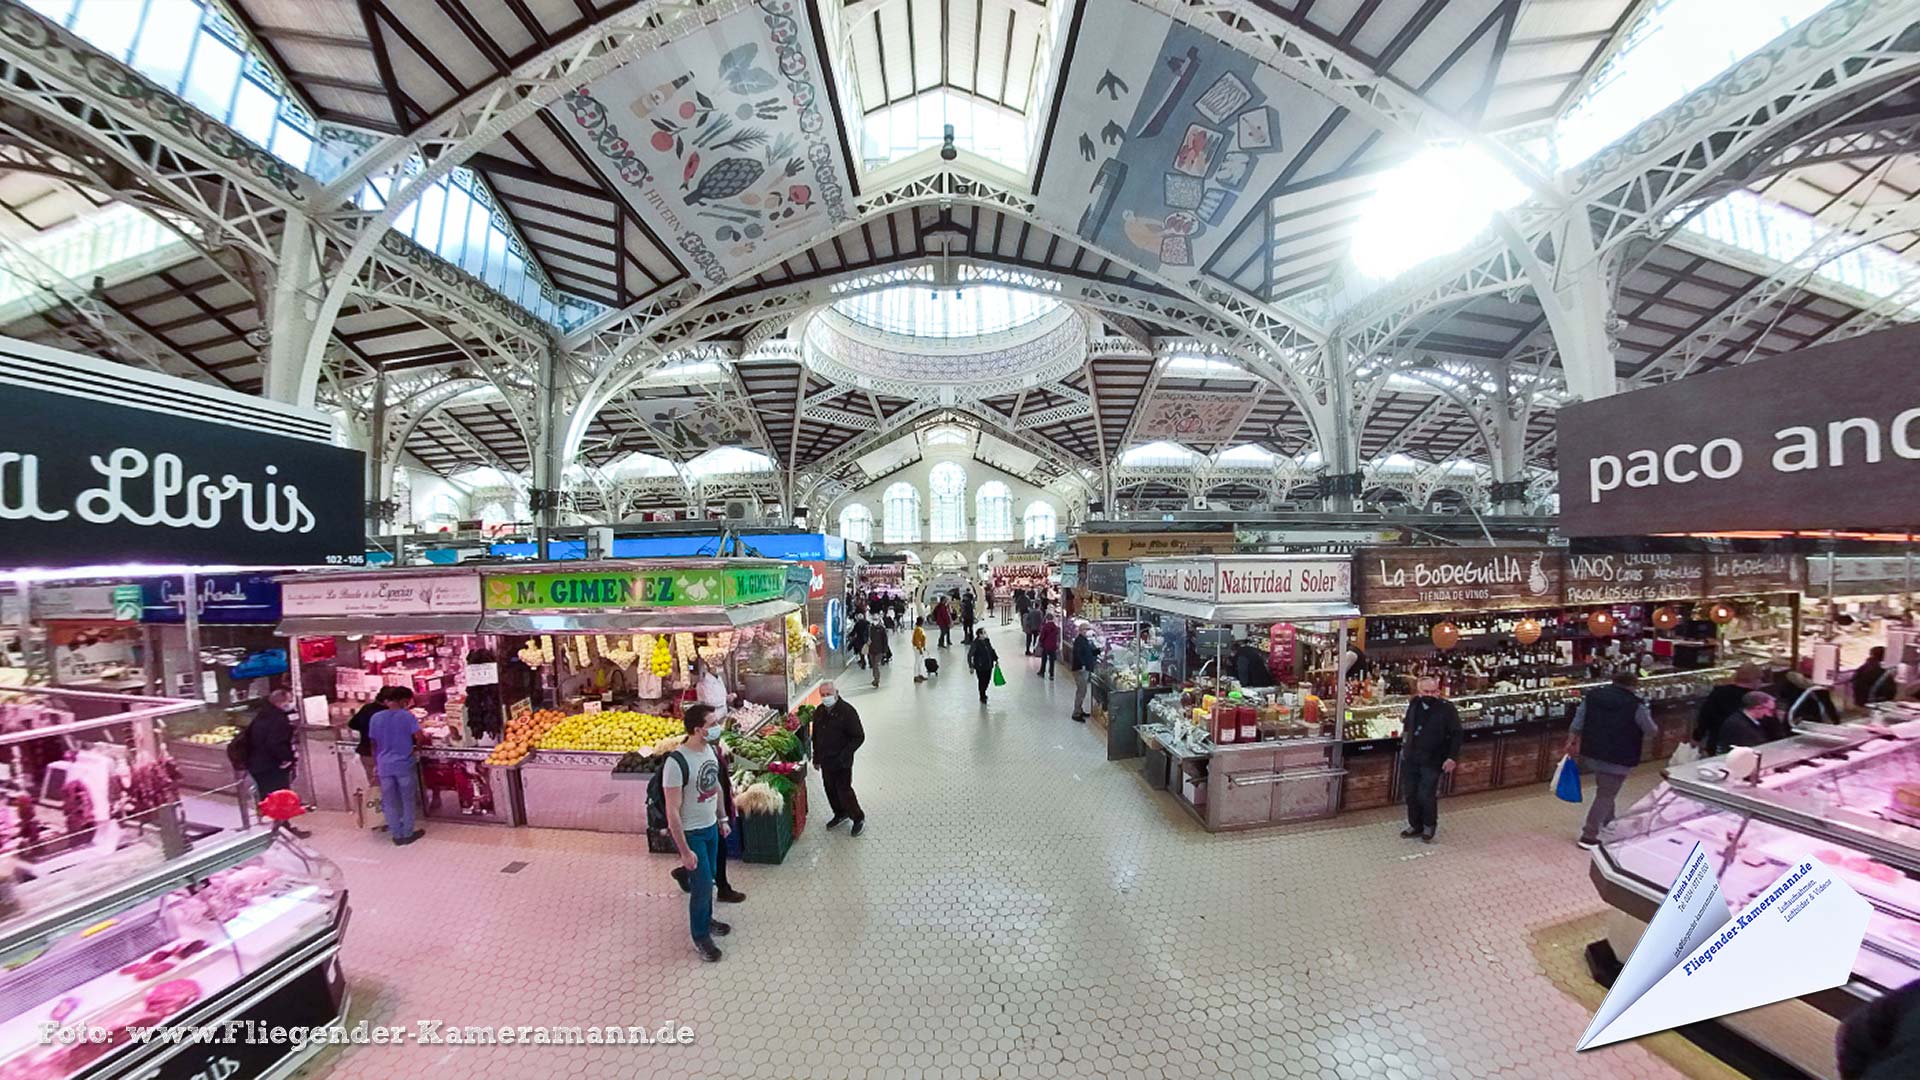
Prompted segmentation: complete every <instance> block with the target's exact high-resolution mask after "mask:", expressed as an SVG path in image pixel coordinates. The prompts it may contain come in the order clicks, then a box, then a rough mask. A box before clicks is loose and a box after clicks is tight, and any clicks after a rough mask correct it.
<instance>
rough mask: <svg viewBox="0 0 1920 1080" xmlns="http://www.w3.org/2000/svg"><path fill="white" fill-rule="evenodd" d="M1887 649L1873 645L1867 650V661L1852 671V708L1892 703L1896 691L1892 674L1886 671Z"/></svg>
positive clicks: (1896, 687)
mask: <svg viewBox="0 0 1920 1080" xmlns="http://www.w3.org/2000/svg"><path fill="white" fill-rule="evenodd" d="M1886 661H1887V648H1886V646H1884V645H1875V646H1874V647H1873V648H1871V649H1869V650H1867V659H1866V660H1865V662H1863V663H1862V664H1861V665H1860V666H1859V667H1857V668H1855V669H1853V707H1854V708H1856V709H1864V708H1866V707H1867V706H1868V705H1869V704H1871V703H1872V702H1875V701H1892V700H1893V698H1894V691H1896V690H1898V689H1899V687H1898V685H1896V684H1895V682H1894V678H1893V673H1892V672H1890V671H1888V670H1887V663H1886Z"/></svg>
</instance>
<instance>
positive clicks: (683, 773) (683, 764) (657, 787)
mask: <svg viewBox="0 0 1920 1080" xmlns="http://www.w3.org/2000/svg"><path fill="white" fill-rule="evenodd" d="M671 761H677V762H679V763H680V783H681V785H682V786H685V785H686V784H688V783H691V782H692V780H693V775H692V770H691V768H690V767H689V766H688V765H687V759H686V757H685V756H684V755H682V754H681V753H680V751H678V750H675V751H673V752H672V753H670V754H668V755H667V761H663V762H661V763H660V767H659V768H658V769H655V770H654V772H653V779H651V780H648V781H647V831H648V832H665V831H666V829H667V785H666V782H665V780H664V777H665V776H666V775H667V763H668V762H671Z"/></svg>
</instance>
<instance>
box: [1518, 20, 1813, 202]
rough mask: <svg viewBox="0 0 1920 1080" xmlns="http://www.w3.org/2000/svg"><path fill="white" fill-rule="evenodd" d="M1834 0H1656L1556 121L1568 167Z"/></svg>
mask: <svg viewBox="0 0 1920 1080" xmlns="http://www.w3.org/2000/svg"><path fill="white" fill-rule="evenodd" d="M1829 2H1830V0H1655V2H1654V3H1652V4H1650V5H1648V7H1647V10H1646V12H1645V13H1644V14H1643V15H1642V16H1641V18H1640V21H1639V22H1637V23H1635V24H1634V26H1633V28H1632V29H1630V30H1628V31H1627V34H1626V37H1625V40H1624V41H1623V42H1622V43H1621V45H1620V47H1619V49H1617V50H1616V51H1615V52H1614V54H1613V56H1612V57H1611V58H1610V59H1609V60H1608V61H1607V62H1606V64H1605V66H1603V67H1602V68H1601V69H1600V71H1599V73H1598V74H1597V75H1595V76H1594V79H1593V83H1592V85H1591V86H1590V87H1589V88H1588V90H1587V92H1586V93H1585V94H1584V95H1583V96H1582V97H1581V98H1580V99H1579V100H1577V101H1576V102H1574V104H1573V106H1572V107H1571V108H1569V109H1568V110H1567V112H1566V114H1565V115H1564V116H1562V117H1561V118H1560V122H1559V123H1558V124H1557V125H1556V126H1555V128H1554V135H1553V141H1554V149H1555V153H1556V155H1557V156H1558V158H1559V166H1560V168H1561V169H1569V168H1572V167H1573V166H1575V165H1578V164H1580V163H1581V162H1583V161H1585V160H1587V159H1588V158H1589V157H1592V156H1593V155H1594V154H1595V153H1596V152H1597V151H1599V150H1600V149H1601V148H1602V147H1605V146H1607V145H1608V144H1609V143H1612V142H1613V141H1614V140H1616V139H1618V138H1620V137H1621V136H1623V135H1625V134H1627V133H1628V132H1629V131H1632V130H1633V129H1634V128H1636V127H1639V126H1640V125H1641V124H1642V123H1645V122H1646V121H1647V120H1648V119H1649V118H1651V117H1653V116H1654V115H1656V114H1657V113H1659V112H1660V110H1662V109H1665V108H1666V107H1667V106H1669V105H1672V104H1673V103H1674V102H1676V101H1679V100H1680V99H1681V98H1683V97H1685V96H1687V95H1688V94H1690V93H1692V92H1693V91H1695V90H1698V89H1699V88H1700V87H1702V86H1705V85H1706V84H1707V83H1709V82H1712V81H1713V80H1714V79H1715V78H1716V77H1718V76H1719V74H1720V73H1721V72H1723V71H1726V70H1727V69H1728V68H1730V67H1732V66H1733V65H1734V64H1736V63H1739V62H1740V61H1741V60H1744V59H1746V58H1747V57H1748V56H1750V55H1752V54H1753V53H1754V52H1755V51H1757V50H1758V49H1760V48H1761V47H1762V46H1764V45H1766V44H1767V43H1768V42H1770V41H1772V40H1774V39H1775V38H1778V37H1779V36H1780V35H1782V34H1784V33H1786V32H1787V31H1788V30H1791V29H1793V28H1794V27H1795V26H1797V25H1799V24H1800V23H1801V22H1803V21H1805V20H1806V19H1807V18H1808V17H1810V16H1812V15H1814V14H1816V13H1817V12H1819V11H1820V10H1821V9H1823V8H1825V7H1826V6H1827V4H1828V3H1829Z"/></svg>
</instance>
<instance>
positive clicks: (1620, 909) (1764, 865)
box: [1591, 721, 1920, 1076]
mask: <svg viewBox="0 0 1920 1080" xmlns="http://www.w3.org/2000/svg"><path fill="white" fill-rule="evenodd" d="M1759 753H1760V768H1759V772H1758V774H1757V779H1756V780H1755V781H1745V780H1739V779H1734V778H1732V777H1730V776H1728V775H1727V768H1726V766H1727V759H1726V758H1725V757H1715V758H1708V759H1705V760H1702V761H1700V762H1697V763H1694V764H1691V765H1683V766H1678V767H1675V768H1670V769H1668V770H1667V771H1666V774H1665V775H1666V780H1665V782H1664V783H1662V784H1661V785H1660V786H1658V787H1656V788H1655V789H1654V790H1653V791H1652V792H1650V793H1649V794H1648V795H1647V796H1646V797H1645V798H1643V799H1641V800H1640V801H1639V802H1637V803H1635V804H1634V806H1633V808H1632V809H1631V810H1628V811H1627V812H1625V813H1623V814H1622V815H1621V816H1620V817H1618V818H1616V819H1615V820H1614V822H1613V823H1612V824H1611V825H1609V826H1608V827H1607V828H1606V830H1605V831H1603V832H1602V833H1601V845H1600V847H1599V848H1598V849H1597V850H1596V851H1595V852H1594V855H1593V863H1592V869H1591V874H1592V878H1593V881H1594V884H1595V885H1596V886H1597V887H1598V888H1599V891H1600V895H1601V897H1602V898H1603V899H1604V900H1606V901H1607V903H1608V904H1609V905H1610V906H1611V907H1612V908H1613V910H1612V911H1610V912H1609V913H1608V916H1609V917H1608V920H1607V942H1608V944H1609V945H1610V946H1611V947H1612V949H1613V952H1614V955H1615V956H1616V957H1617V958H1618V959H1620V960H1622V961H1624V960H1625V959H1626V957H1627V956H1628V955H1629V954H1630V953H1631V952H1632V950H1633V946H1634V944H1636V943H1637V942H1638V940H1639V936H1640V933H1641V932H1642V931H1643V930H1645V928H1646V923H1647V921H1648V920H1649V919H1651V918H1652V916H1653V913H1654V911H1655V910H1656V909H1657V908H1658V907H1659V905H1660V902H1661V900H1662V898H1663V897H1664V896H1665V895H1666V891H1667V888H1668V886H1669V885H1670V884H1671V883H1672V881H1673V878H1674V875H1675V874H1676V873H1677V872H1678V871H1679V868H1680V865H1681V863H1682V862H1683V861H1684V860H1685V859H1686V857H1687V855H1688V853H1689V852H1690V851H1691V850H1692V848H1693V845H1694V844H1695V843H1699V844H1702V845H1703V846H1704V847H1705V850H1706V851H1707V853H1708V854H1709V855H1710V856H1711V857H1712V859H1713V861H1714V864H1715V866H1716V867H1717V869H1718V871H1719V874H1720V889H1721V893H1722V895H1723V896H1724V897H1725V898H1726V901H1727V903H1728V904H1729V905H1730V906H1731V907H1733V908H1735V909H1738V908H1739V907H1740V906H1741V905H1743V904H1745V903H1747V902H1748V901H1750V900H1751V899H1753V897H1755V896H1756V895H1758V893H1759V892H1760V891H1761V890H1762V889H1764V888H1765V887H1766V886H1767V885H1769V884H1770V883H1772V882H1773V881H1774V879H1776V878H1777V877H1778V876H1779V875H1780V874H1781V872H1782V871H1783V870H1784V869H1785V868H1786V867H1787V866H1789V865H1790V864H1791V863H1793V862H1794V861H1796V860H1797V859H1799V858H1801V857H1803V856H1806V855H1813V856H1815V857H1817V858H1819V859H1820V860H1821V861H1822V862H1824V863H1826V864H1827V865H1828V866H1831V867H1833V868H1834V869H1835V870H1836V871H1837V872H1838V873H1839V875H1840V876H1841V877H1842V878H1843V879H1844V880H1845V881H1846V882H1847V884H1848V885H1850V886H1852V887H1853V889H1854V891H1855V892H1858V893H1859V894H1860V895H1861V897H1863V898H1864V899H1865V900H1866V901H1867V902H1868V904H1870V905H1871V906H1872V911H1873V913H1872V916H1871V918H1870V919H1869V921H1868V924H1867V936H1866V940H1865V941H1864V942H1863V943H1862V944H1861V947H1860V952H1859V954H1858V956H1857V957H1856V958H1855V960H1854V964H1853V976H1852V978H1851V980H1850V981H1849V982H1848V983H1847V984H1846V985H1845V986H1842V987H1837V988H1835V989H1833V990H1828V991H1822V992H1820V993H1816V994H1809V995H1806V996H1804V997H1801V998H1797V999H1793V1000H1789V1001H1784V1002H1779V1003H1776V1004H1773V1005H1767V1006H1763V1007H1761V1008H1759V1009H1753V1010H1749V1011H1747V1012H1743V1013H1738V1014H1735V1015H1733V1016H1729V1017H1725V1018H1723V1020H1722V1022H1723V1023H1724V1024H1726V1025H1727V1026H1728V1027H1730V1028H1732V1029H1733V1030H1734V1031H1736V1032H1737V1033H1739V1034H1740V1035H1742V1036H1744V1037H1745V1038H1747V1039H1748V1040H1750V1041H1752V1042H1753V1043H1755V1044H1757V1045H1759V1046H1761V1047H1763V1048H1765V1049H1767V1050H1768V1051H1770V1052H1772V1053H1773V1054H1775V1055H1776V1056H1778V1057H1780V1058H1782V1059H1783V1060H1785V1061H1787V1062H1789V1063H1791V1064H1792V1065H1794V1066H1796V1067H1798V1068H1800V1069H1801V1070H1802V1071H1804V1072H1806V1073H1808V1074H1809V1075H1813V1076H1833V1075H1836V1074H1835V1068H1834V1055H1833V1037H1834V1033H1835V1031H1836V1029H1837V1028H1838V1025H1839V1023H1840V1021H1841V1020H1843V1019H1845V1017H1846V1016H1847V1015H1848V1014H1849V1013H1851V1012H1852V1011H1853V1010H1854V1009H1855V1008H1858V1007H1859V1006H1860V1005H1862V1004H1864V1003H1865V1002H1868V1001H1871V1000H1873V999H1874V998H1876V997H1878V996H1879V995H1881V994H1883V993H1886V992H1887V991H1889V990H1894V989H1897V988H1899V987H1901V986H1904V985H1905V984H1907V983H1909V982H1911V981H1913V980H1914V979H1915V978H1920V721H1908V722H1905V723H1900V724H1896V725H1894V726H1893V727H1891V728H1881V729H1868V728H1865V727H1857V726H1843V727H1832V726H1827V725H1806V726H1804V727H1803V728H1802V729H1801V733H1800V734H1798V735H1795V736H1793V737H1791V738H1788V739H1783V740H1780V741H1778V742H1773V743H1768V744H1766V745H1764V746H1762V747H1760V748H1759ZM1902 800H1905V801H1904V802H1903V801H1902Z"/></svg>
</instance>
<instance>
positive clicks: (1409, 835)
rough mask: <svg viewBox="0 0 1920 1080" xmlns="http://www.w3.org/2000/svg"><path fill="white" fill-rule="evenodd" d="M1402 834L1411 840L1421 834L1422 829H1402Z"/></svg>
mask: <svg viewBox="0 0 1920 1080" xmlns="http://www.w3.org/2000/svg"><path fill="white" fill-rule="evenodd" d="M1400 835H1401V836H1403V837H1405V838H1406V839H1408V840H1411V839H1413V838H1414V837H1416V836H1419V835H1420V830H1419V829H1401V830H1400Z"/></svg>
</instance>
